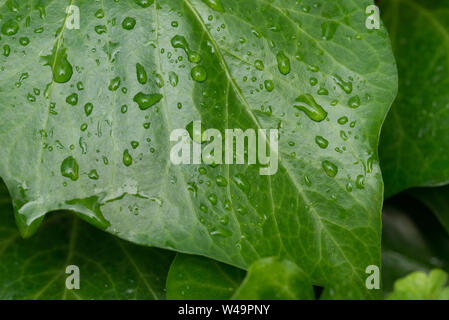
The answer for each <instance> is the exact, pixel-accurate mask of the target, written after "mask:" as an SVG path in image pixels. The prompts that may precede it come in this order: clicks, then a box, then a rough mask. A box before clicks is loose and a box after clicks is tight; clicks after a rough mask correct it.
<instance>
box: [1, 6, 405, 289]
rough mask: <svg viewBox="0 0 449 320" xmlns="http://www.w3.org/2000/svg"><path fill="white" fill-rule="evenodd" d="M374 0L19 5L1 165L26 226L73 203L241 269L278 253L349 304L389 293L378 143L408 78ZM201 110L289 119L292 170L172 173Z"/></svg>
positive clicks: (274, 125)
mask: <svg viewBox="0 0 449 320" xmlns="http://www.w3.org/2000/svg"><path fill="white" fill-rule="evenodd" d="M219 3H221V4H220V5H218V4H219ZM69 5H76V6H77V7H78V8H79V12H80V29H76V19H75V18H74V16H73V15H71V16H70V17H68V16H66V14H65V13H66V8H67V6H69ZM368 5H372V1H368V0H364V1H354V0H338V1H324V2H321V3H320V4H316V2H315V1H311V0H307V1H303V2H301V3H297V2H295V1H286V0H277V1H265V0H248V1H237V0H226V1H225V0H222V1H221V2H220V1H218V0H216V1H200V0H183V1H179V0H167V1H157V0H154V1H153V0H134V1H133V0H121V1H112V0H101V1H87V0H73V1H71V2H70V1H68V0H67V1H51V0H42V1H31V2H30V4H29V5H27V4H24V3H22V2H20V3H19V2H18V1H12V0H11V1H8V3H7V4H5V2H3V5H2V6H1V8H0V15H1V16H2V20H1V24H2V30H3V31H4V32H3V31H2V32H3V34H2V39H1V40H0V45H1V47H2V48H4V47H6V46H7V48H9V49H5V52H4V53H5V54H4V55H1V56H0V65H1V69H0V70H1V71H0V77H1V79H2V86H1V89H0V90H1V95H0V105H1V109H0V148H1V150H2V152H3V154H4V156H3V157H1V159H0V175H1V176H2V177H3V178H4V180H5V181H6V184H7V185H8V188H9V190H10V192H11V194H12V197H13V199H14V207H15V214H16V221H17V223H18V225H19V228H20V230H21V232H22V234H23V235H25V236H29V235H31V234H32V233H33V232H34V231H35V230H36V229H37V227H38V225H39V223H40V221H41V220H42V217H43V216H44V214H45V213H47V212H49V211H54V210H60V209H65V210H71V211H74V212H77V213H78V214H79V215H80V216H82V217H83V218H84V219H85V220H87V221H89V222H90V223H93V224H95V225H96V226H98V227H101V228H104V229H107V231H109V232H111V233H113V234H115V235H117V236H119V237H121V238H125V239H128V240H130V241H133V242H136V243H140V244H145V245H150V246H157V247H161V248H169V249H174V250H177V251H180V252H185V253H194V254H199V255H204V256H207V257H210V258H213V259H216V260H219V261H222V262H226V263H228V264H231V265H234V266H237V267H241V268H247V267H248V266H249V265H250V264H251V263H252V262H253V261H255V260H258V259H259V258H261V257H267V256H280V257H284V258H287V259H289V260H291V261H293V262H295V263H298V264H300V265H301V268H302V269H303V270H304V272H305V273H306V274H308V275H309V276H310V278H311V279H312V281H313V283H314V284H318V285H321V286H324V287H327V289H329V292H332V293H333V296H334V297H336V298H338V297H353V298H354V297H365V296H376V293H374V292H367V291H366V290H365V286H364V277H365V273H364V270H365V267H366V266H367V265H372V264H380V211H381V208H380V204H381V202H382V190H383V189H382V180H381V175H380V169H379V165H378V157H377V151H376V150H377V145H378V135H379V129H380V126H381V124H382V122H383V120H384V118H385V115H386V113H387V110H388V108H389V107H390V104H391V102H392V100H393V98H394V96H395V94H396V86H397V75H396V70H395V65H394V60H393V55H392V52H391V48H390V46H389V40H388V35H387V32H386V30H385V28H384V27H383V26H382V27H381V29H380V30H368V29H367V28H366V27H365V22H366V19H367V16H366V14H365V9H366V7H367V6H368ZM72 9H73V8H72ZM69 11H70V10H69ZM71 12H72V13H73V14H75V15H76V10H75V11H73V10H72V11H71ZM67 26H69V27H67ZM193 120H201V121H202V124H203V126H204V127H205V128H215V129H217V130H219V131H220V132H221V133H224V132H225V131H224V130H225V129H234V128H239V129H242V130H246V129H254V130H257V129H267V130H268V129H279V142H278V144H279V149H278V154H279V168H278V171H277V173H276V174H274V175H272V176H263V175H260V169H261V167H260V165H218V166H207V165H173V164H172V162H171V161H170V149H171V147H172V144H170V139H169V138H170V134H171V133H172V131H173V130H176V129H184V128H188V127H189V125H190V124H191V123H192V121H193ZM270 146H271V147H273V145H270ZM270 152H274V153H276V150H275V149H274V148H270ZM331 289H332V290H331Z"/></svg>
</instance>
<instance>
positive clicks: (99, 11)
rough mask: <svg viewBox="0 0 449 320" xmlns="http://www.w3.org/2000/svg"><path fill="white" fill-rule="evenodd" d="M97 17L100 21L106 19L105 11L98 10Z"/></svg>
mask: <svg viewBox="0 0 449 320" xmlns="http://www.w3.org/2000/svg"><path fill="white" fill-rule="evenodd" d="M95 17H96V18H98V19H102V18H104V11H103V9H98V10H97V11H96V12H95Z"/></svg>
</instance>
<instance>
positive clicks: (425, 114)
mask: <svg viewBox="0 0 449 320" xmlns="http://www.w3.org/2000/svg"><path fill="white" fill-rule="evenodd" d="M381 4H382V5H381V9H382V10H383V12H384V15H383V18H384V20H385V23H386V25H387V26H388V28H389V31H390V35H391V41H392V43H393V51H394V53H395V56H396V60H397V64H398V69H399V93H398V97H397V99H396V102H395V103H394V105H393V107H392V110H391V112H390V113H389V115H388V118H387V120H386V122H385V126H384V128H383V130H382V137H381V143H380V157H381V162H382V172H383V175H384V180H385V191H386V194H387V195H392V194H395V193H397V192H399V191H401V190H404V189H407V188H410V187H417V186H434V185H440V184H445V183H447V182H449V165H448V163H449V153H448V152H447V150H448V149H449V90H448V89H447V88H448V86H449V3H448V1H445V0H434V1H418V0H388V1H381Z"/></svg>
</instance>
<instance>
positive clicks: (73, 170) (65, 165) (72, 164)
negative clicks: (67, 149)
mask: <svg viewBox="0 0 449 320" xmlns="http://www.w3.org/2000/svg"><path fill="white" fill-rule="evenodd" d="M78 172H79V167H78V163H77V162H76V160H75V158H73V157H72V156H70V157H67V158H66V159H65V160H64V161H63V162H62V164H61V174H62V176H63V177H66V178H69V179H71V180H72V181H76V180H78V177H79V173H78Z"/></svg>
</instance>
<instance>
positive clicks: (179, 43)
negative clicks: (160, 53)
mask: <svg viewBox="0 0 449 320" xmlns="http://www.w3.org/2000/svg"><path fill="white" fill-rule="evenodd" d="M170 43H171V45H172V46H173V48H179V49H183V50H184V52H185V53H186V54H187V58H188V59H189V61H190V62H192V63H199V62H200V61H201V55H200V54H198V53H197V52H194V51H191V50H190V46H189V44H188V43H187V40H186V38H185V37H183V36H180V35H176V36H174V37H173V38H172V39H171V40H170Z"/></svg>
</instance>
